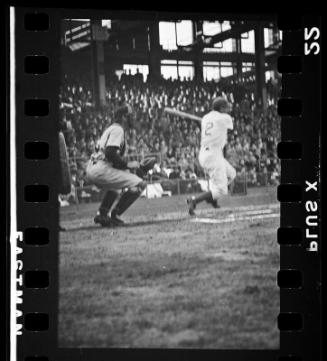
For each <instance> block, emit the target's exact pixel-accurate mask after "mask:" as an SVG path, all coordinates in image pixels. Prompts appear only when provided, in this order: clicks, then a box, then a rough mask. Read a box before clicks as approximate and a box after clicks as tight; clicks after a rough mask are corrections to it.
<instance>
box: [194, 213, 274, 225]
mask: <svg viewBox="0 0 327 361" xmlns="http://www.w3.org/2000/svg"><path fill="white" fill-rule="evenodd" d="M277 217H280V214H279V213H269V214H257V215H252V216H251V215H247V216H240V217H235V216H228V217H226V218H220V219H217V218H194V219H191V222H199V223H213V224H220V223H231V222H236V221H248V220H250V221H252V220H255V219H264V218H277Z"/></svg>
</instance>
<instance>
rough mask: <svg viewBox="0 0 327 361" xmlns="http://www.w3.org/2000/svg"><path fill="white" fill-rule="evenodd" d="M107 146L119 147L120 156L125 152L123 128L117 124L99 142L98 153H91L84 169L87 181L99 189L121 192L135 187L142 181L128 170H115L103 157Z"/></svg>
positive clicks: (110, 127) (107, 130)
mask: <svg viewBox="0 0 327 361" xmlns="http://www.w3.org/2000/svg"><path fill="white" fill-rule="evenodd" d="M108 146H113V147H119V149H120V153H121V155H123V153H124V151H125V135H124V129H123V127H122V126H121V125H120V124H118V123H113V124H112V125H110V126H109V127H108V128H107V129H106V130H105V131H104V132H103V134H102V136H101V138H100V141H99V151H97V152H96V153H93V154H92V156H91V159H90V161H89V163H88V165H87V168H86V176H87V179H88V180H89V181H90V182H92V183H94V184H95V185H97V186H98V187H100V188H105V189H108V190H109V189H110V190H121V189H123V188H132V187H136V186H137V185H138V184H139V183H140V182H142V179H141V178H139V177H138V176H137V175H135V174H133V173H130V171H129V170H127V169H126V170H123V169H116V168H114V167H113V165H112V163H111V162H109V161H108V160H107V159H106V157H105V149H106V148H107V147H108Z"/></svg>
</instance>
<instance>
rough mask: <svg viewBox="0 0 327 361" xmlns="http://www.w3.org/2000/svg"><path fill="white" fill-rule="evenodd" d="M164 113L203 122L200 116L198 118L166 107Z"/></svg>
mask: <svg viewBox="0 0 327 361" xmlns="http://www.w3.org/2000/svg"><path fill="white" fill-rule="evenodd" d="M164 112H165V113H168V114H171V115H175V116H177V117H182V118H187V119H191V120H196V121H198V122H201V118H200V117H198V116H196V115H194V114H190V113H185V112H182V111H181V110H177V109H173V108H167V107H166V108H165V109H164Z"/></svg>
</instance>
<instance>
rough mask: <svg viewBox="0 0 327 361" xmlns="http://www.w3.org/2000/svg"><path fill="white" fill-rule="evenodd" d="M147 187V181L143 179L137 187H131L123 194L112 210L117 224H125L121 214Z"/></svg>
mask: <svg viewBox="0 0 327 361" xmlns="http://www.w3.org/2000/svg"><path fill="white" fill-rule="evenodd" d="M145 187H146V182H144V181H141V182H140V183H139V184H138V185H137V186H136V187H132V188H129V189H128V190H127V191H125V192H124V193H123V194H122V196H121V197H120V199H119V201H118V203H117V204H116V206H115V208H114V209H113V210H112V211H111V220H112V221H113V222H114V223H116V225H118V226H119V225H122V224H124V221H122V220H121V219H120V218H119V216H120V215H122V214H123V213H124V212H125V211H126V210H127V209H128V208H129V207H130V206H131V205H132V204H133V203H134V202H135V201H136V200H137V199H138V198H139V196H140V195H141V193H142V192H143V190H144V189H145Z"/></svg>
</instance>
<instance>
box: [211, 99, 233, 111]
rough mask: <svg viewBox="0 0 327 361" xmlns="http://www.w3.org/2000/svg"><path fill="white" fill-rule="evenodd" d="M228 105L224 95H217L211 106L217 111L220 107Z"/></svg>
mask: <svg viewBox="0 0 327 361" xmlns="http://www.w3.org/2000/svg"><path fill="white" fill-rule="evenodd" d="M228 106H229V103H228V100H227V99H226V98H224V97H217V98H215V99H214V100H213V102H212V108H213V109H214V110H217V111H220V109H221V108H225V107H228Z"/></svg>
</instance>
